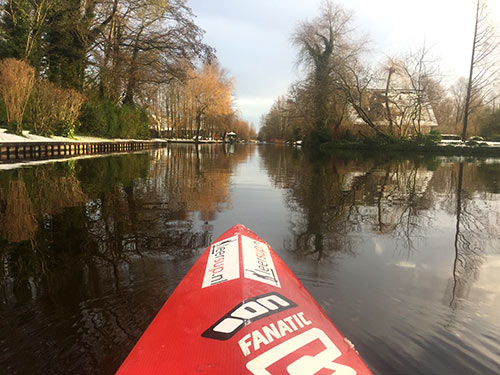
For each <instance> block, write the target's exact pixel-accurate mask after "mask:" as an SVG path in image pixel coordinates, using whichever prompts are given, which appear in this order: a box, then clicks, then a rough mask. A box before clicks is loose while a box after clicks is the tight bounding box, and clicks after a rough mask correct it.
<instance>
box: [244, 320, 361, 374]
mask: <svg viewBox="0 0 500 375" xmlns="http://www.w3.org/2000/svg"><path fill="white" fill-rule="evenodd" d="M341 355H342V353H341V352H340V350H339V349H338V348H337V347H336V346H335V344H334V343H333V342H332V340H330V338H329V337H328V336H327V335H326V334H325V333H324V332H323V331H322V330H320V329H319V328H311V329H310V330H309V331H306V332H304V333H301V334H300V335H298V336H295V337H293V338H291V339H290V340H287V341H285V342H284V343H282V344H279V345H278V346H275V347H274V348H272V349H270V350H268V351H267V352H265V353H264V354H261V355H260V356H258V357H256V358H254V359H252V360H251V361H250V362H248V363H247V369H248V370H250V372H251V373H252V374H253V375H315V374H325V375H332V374H335V375H356V371H355V370H354V369H353V368H351V367H348V366H345V365H341V364H338V363H335V362H333V361H334V360H336V359H337V358H339V357H340V356H341ZM285 371H286V372H285Z"/></svg>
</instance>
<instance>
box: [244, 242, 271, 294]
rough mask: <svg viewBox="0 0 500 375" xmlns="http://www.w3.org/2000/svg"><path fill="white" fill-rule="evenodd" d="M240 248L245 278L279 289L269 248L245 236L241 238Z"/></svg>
mask: <svg viewBox="0 0 500 375" xmlns="http://www.w3.org/2000/svg"><path fill="white" fill-rule="evenodd" d="M241 247H242V252H243V268H244V270H245V271H244V272H245V273H244V276H245V278H247V279H251V280H255V281H259V282H261V283H265V284H269V285H272V286H276V287H278V288H281V285H280V281H279V279H278V273H277V272H276V268H274V263H273V258H272V257H271V252H270V251H269V247H268V246H267V245H266V244H265V243H264V242H260V241H256V240H254V239H251V238H250V237H247V236H241Z"/></svg>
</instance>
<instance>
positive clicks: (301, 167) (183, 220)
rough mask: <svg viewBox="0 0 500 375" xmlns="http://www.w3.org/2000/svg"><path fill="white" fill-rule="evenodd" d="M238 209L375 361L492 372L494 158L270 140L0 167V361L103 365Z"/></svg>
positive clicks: (107, 369)
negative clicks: (304, 147)
mask: <svg viewBox="0 0 500 375" xmlns="http://www.w3.org/2000/svg"><path fill="white" fill-rule="evenodd" d="M0 167H2V166H0ZM3 167H5V166H3ZM236 223H241V224H244V225H246V226H247V227H249V228H250V229H252V230H254V231H255V232H256V233H257V234H258V235H260V236H261V237H262V238H263V239H265V240H266V241H267V242H268V243H269V244H270V245H271V246H272V248H273V249H274V250H275V251H276V252H277V253H278V254H279V255H280V257H281V258H282V259H283V260H284V261H285V262H286V263H287V264H288V265H289V267H290V268H291V269H292V270H293V271H294V272H295V274H296V275H297V277H298V278H299V279H300V280H301V281H302V282H303V283H304V285H305V286H306V288H307V289H308V290H309V291H310V293H311V294H312V295H313V297H314V298H315V299H316V300H317V301H318V302H319V304H320V305H321V306H322V307H323V308H324V309H325V311H326V312H327V314H328V315H329V317H330V318H331V319H332V320H333V321H334V322H335V324H336V325H337V326H338V328H339V329H340V330H341V331H342V332H343V333H344V334H345V335H346V336H347V337H348V338H349V339H350V340H351V341H352V342H353V343H354V344H355V345H356V349H357V350H358V351H359V352H360V354H361V356H362V357H363V358H364V359H365V361H366V363H367V364H368V366H369V367H370V368H371V369H372V370H373V371H374V373H376V374H426V375H427V374H454V375H457V374H483V375H487V374H500V336H499V335H500V243H499V242H500V159H499V160H495V159H464V158H444V157H434V156H425V157H424V156H420V157H415V158H407V157H404V156H397V155H396V156H395V155H393V156H387V155H385V156H384V155H377V156H376V157H374V156H363V155H361V154H351V153H346V154H339V155H336V156H335V157H333V158H331V159H328V160H322V161H311V160H308V159H307V158H306V157H305V155H304V154H303V152H302V151H301V150H300V149H297V148H291V147H278V146H270V145H233V146H230V147H227V146H226V147H223V146H202V147H200V148H199V149H196V147H195V146H194V145H178V146H176V145H171V146H169V147H168V148H165V149H161V150H155V151H150V152H146V153H137V154H126V155H117V156H106V157H97V158H91V159H80V160H70V161H65V162H54V163H47V164H41V165H36V166H26V167H23V168H17V169H3V170H0V230H1V236H0V261H1V267H0V373H1V374H113V373H114V372H115V371H116V369H117V368H118V366H119V365H120V363H121V361H122V360H123V359H124V357H125V356H126V354H127V353H128V352H129V351H130V349H131V348H132V347H133V345H134V343H135V342H136V341H137V339H138V338H139V336H140V335H141V333H142V332H143V331H144V329H145V328H146V327H147V325H148V324H149V322H150V321H151V320H152V318H153V317H154V316H155V314H156V313H157V312H158V310H159V309H160V307H161V306H162V305H163V303H164V302H165V300H166V299H167V298H168V296H169V295H170V294H171V293H172V291H173V290H174V288H175V287H176V285H177V284H178V283H179V281H180V280H181V279H182V277H183V276H184V275H185V274H186V272H187V271H188V269H189V268H190V267H191V266H192V265H193V264H194V262H195V261H196V259H197V258H198V257H199V255H200V254H201V252H202V251H203V250H204V249H205V248H206V246H207V245H208V244H209V243H210V242H211V241H213V240H214V239H215V238H217V237H218V236H219V235H220V234H222V233H223V232H224V231H225V230H227V229H228V228H229V227H231V226H232V225H234V224H236ZM196 308H199V307H196Z"/></svg>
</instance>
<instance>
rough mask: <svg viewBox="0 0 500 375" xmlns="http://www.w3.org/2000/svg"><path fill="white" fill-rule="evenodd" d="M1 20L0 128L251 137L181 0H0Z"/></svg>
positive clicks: (107, 134)
mask: <svg viewBox="0 0 500 375" xmlns="http://www.w3.org/2000/svg"><path fill="white" fill-rule="evenodd" d="M0 17H1V18H0V60H2V62H1V65H0V67H1V69H0V80H1V87H2V88H1V92H0V94H1V99H3V100H0V126H8V127H9V128H10V129H11V130H14V131H16V132H18V133H19V132H21V131H22V129H29V130H31V131H33V132H35V133H38V134H44V135H50V134H54V133H57V134H63V135H72V134H74V132H75V131H78V132H79V133H82V134H91V135H97V136H105V137H123V138H133V137H135V138H147V137H149V136H150V135H151V129H154V130H156V135H160V134H159V133H162V134H163V135H165V133H169V135H175V136H181V135H182V136H190V137H192V136H194V135H195V134H200V133H204V134H205V135H207V136H209V135H215V134H217V133H223V132H224V131H227V130H233V127H236V128H238V129H240V133H241V134H244V133H246V134H249V133H250V126H249V124H248V123H246V122H244V121H242V120H241V119H240V118H239V116H238V114H237V113H236V112H235V111H234V110H233V108H232V106H231V101H230V96H231V91H232V83H231V79H230V78H228V75H227V72H225V71H224V70H223V69H222V68H221V67H220V66H219V65H218V63H217V60H216V57H215V51H214V50H213V48H211V47H210V46H208V45H207V44H205V43H204V42H203V30H201V29H200V28H199V27H198V26H197V25H196V24H195V23H194V21H193V18H194V15H193V13H192V11H191V9H190V8H189V7H187V5H186V0H168V1H167V0H69V1H59V0H39V1H28V0H0ZM21 78H22V79H21ZM194 81H197V82H198V83H200V82H202V84H200V85H197V86H196V88H197V89H196V90H195V89H194V87H195V85H193V82H194ZM200 90H204V91H203V92H200ZM204 98H210V99H207V100H206V101H204Z"/></svg>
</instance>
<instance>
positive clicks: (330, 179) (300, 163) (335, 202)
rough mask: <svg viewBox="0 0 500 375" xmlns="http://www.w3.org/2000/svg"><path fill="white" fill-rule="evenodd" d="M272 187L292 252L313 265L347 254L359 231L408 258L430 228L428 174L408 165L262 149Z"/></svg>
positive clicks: (422, 167)
mask: <svg viewBox="0 0 500 375" xmlns="http://www.w3.org/2000/svg"><path fill="white" fill-rule="evenodd" d="M262 157H263V159H264V161H265V163H266V169H268V170H269V171H270V174H271V176H272V178H273V182H274V184H275V185H276V186H278V187H280V188H283V189H286V190H287V194H288V199H287V202H288V204H289V205H290V206H292V207H291V210H292V212H295V213H298V214H295V215H293V217H292V218H291V221H292V222H291V232H292V233H293V239H292V240H291V241H289V242H290V243H291V244H293V245H292V249H290V250H292V251H294V252H297V253H300V254H302V255H304V256H308V257H313V258H314V259H316V260H317V261H321V260H322V259H324V258H329V259H330V260H331V258H332V257H334V256H335V255H336V254H340V253H350V254H352V253H353V250H352V249H353V241H355V240H357V239H358V238H359V236H358V234H359V233H360V232H362V231H364V230H366V231H373V232H375V233H379V234H385V235H391V236H393V237H394V238H395V240H396V242H397V243H402V244H403V246H404V248H405V249H406V250H407V252H408V254H410V253H411V251H412V250H414V244H413V243H414V241H415V240H418V239H420V238H422V237H424V236H425V231H426V230H427V228H428V227H429V226H430V225H431V223H432V215H431V214H430V213H429V212H428V211H429V208H430V207H431V206H432V201H431V199H430V197H429V194H428V192H427V185H428V183H429V181H430V180H431V179H432V176H433V172H432V171H430V170H428V169H427V168H426V167H425V165H421V164H420V163H415V162H413V161H410V160H395V161H387V160H378V159H374V158H371V159H366V160H360V159H357V158H346V159H344V158H334V159H331V160H328V161H327V162H325V161H321V162H319V163H315V162H311V161H309V160H307V159H306V157H305V156H304V155H303V154H294V153H287V152H276V150H264V151H263V154H262Z"/></svg>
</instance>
